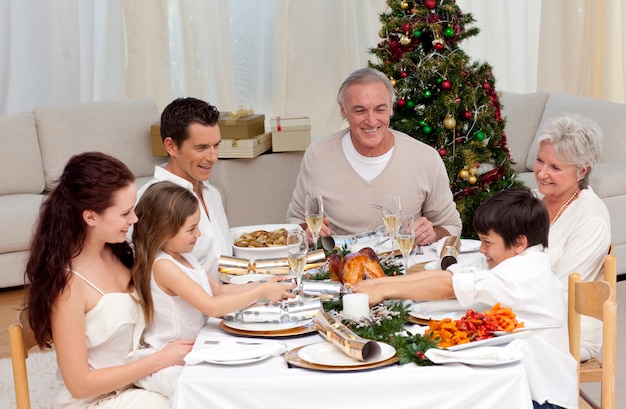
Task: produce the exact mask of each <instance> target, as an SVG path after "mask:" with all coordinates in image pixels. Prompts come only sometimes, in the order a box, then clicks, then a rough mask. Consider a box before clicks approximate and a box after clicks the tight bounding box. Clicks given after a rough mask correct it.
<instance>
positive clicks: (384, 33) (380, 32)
mask: <svg viewBox="0 0 626 409" xmlns="http://www.w3.org/2000/svg"><path fill="white" fill-rule="evenodd" d="M378 37H380V38H386V37H387V33H386V32H385V31H384V30H383V29H382V28H381V29H380V30H379V31H378Z"/></svg>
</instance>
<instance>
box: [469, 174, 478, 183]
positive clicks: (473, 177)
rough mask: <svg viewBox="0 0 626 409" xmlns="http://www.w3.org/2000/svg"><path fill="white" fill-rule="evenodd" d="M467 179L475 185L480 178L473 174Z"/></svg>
mask: <svg viewBox="0 0 626 409" xmlns="http://www.w3.org/2000/svg"><path fill="white" fill-rule="evenodd" d="M467 181H468V182H469V183H470V185H475V184H476V182H477V181H478V179H476V176H474V175H472V176H470V177H469V178H467Z"/></svg>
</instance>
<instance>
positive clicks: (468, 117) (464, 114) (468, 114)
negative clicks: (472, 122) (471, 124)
mask: <svg viewBox="0 0 626 409" xmlns="http://www.w3.org/2000/svg"><path fill="white" fill-rule="evenodd" d="M463 118H465V119H472V113H471V112H470V111H465V112H463Z"/></svg>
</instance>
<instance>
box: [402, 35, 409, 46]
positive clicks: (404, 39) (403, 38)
mask: <svg viewBox="0 0 626 409" xmlns="http://www.w3.org/2000/svg"><path fill="white" fill-rule="evenodd" d="M400 44H402V45H409V44H411V37H409V36H406V35H404V34H403V35H402V37H400Z"/></svg>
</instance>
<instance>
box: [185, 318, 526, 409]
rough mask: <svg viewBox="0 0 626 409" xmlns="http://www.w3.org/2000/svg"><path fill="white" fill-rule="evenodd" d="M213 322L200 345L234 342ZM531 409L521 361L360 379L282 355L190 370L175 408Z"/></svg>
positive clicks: (400, 370)
mask: <svg viewBox="0 0 626 409" xmlns="http://www.w3.org/2000/svg"><path fill="white" fill-rule="evenodd" d="M218 324H219V321H218V320H216V319H210V320H209V322H208V323H207V325H206V326H205V327H204V329H203V330H202V332H201V333H200V336H199V337H198V340H197V341H196V345H202V344H203V343H204V341H205V340H220V339H224V338H229V337H230V338H234V339H239V340H251V339H252V338H241V337H235V336H232V335H230V334H228V333H226V332H224V331H222V330H221V329H220V328H219V325H218ZM254 341H256V342H276V341H278V342H285V343H286V345H287V348H289V349H291V348H295V347H298V346H300V345H306V344H312V343H316V342H322V341H323V339H322V337H321V336H319V335H318V334H317V333H314V334H311V335H307V336H303V337H298V338H289V339H278V340H277V339H273V340H270V339H259V338H254ZM356 407H358V408H360V409H363V408H376V409H380V408H394V409H402V408H411V409H415V408H428V409H432V408H477V407H480V408H507V409H516V408H524V409H528V408H532V403H531V400H530V394H529V391H528V383H527V380H526V372H525V370H524V367H523V366H522V365H521V363H519V362H514V363H510V364H505V365H499V366H490V367H479V366H468V365H463V364H446V365H440V366H417V365H415V364H407V365H402V366H400V365H392V366H387V367H384V368H379V369H376V370H370V371H361V372H320V371H313V370H308V369H302V368H288V366H287V363H286V361H285V360H284V358H283V357H281V356H276V357H271V358H269V359H266V360H264V361H260V362H256V363H252V364H247V365H240V366H221V365H215V364H208V363H204V364H198V365H194V366H186V367H185V368H184V370H183V372H182V375H181V376H180V379H179V381H178V389H177V396H176V397H175V403H174V408H178V409H194V408H203V409H204V408H220V409H226V408H245V409H251V408H271V409H280V408H289V409H293V408H315V409H320V408H342V409H345V408H356Z"/></svg>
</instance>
